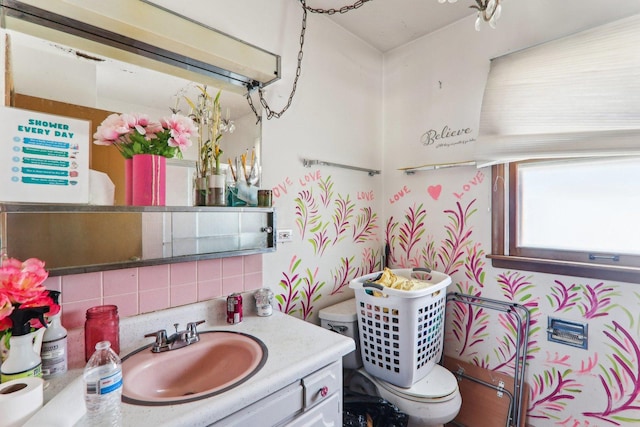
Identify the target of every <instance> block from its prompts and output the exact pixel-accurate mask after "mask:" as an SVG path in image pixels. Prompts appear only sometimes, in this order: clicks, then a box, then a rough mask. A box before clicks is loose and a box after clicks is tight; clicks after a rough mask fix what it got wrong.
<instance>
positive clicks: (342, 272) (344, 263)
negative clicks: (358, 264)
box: [329, 256, 358, 295]
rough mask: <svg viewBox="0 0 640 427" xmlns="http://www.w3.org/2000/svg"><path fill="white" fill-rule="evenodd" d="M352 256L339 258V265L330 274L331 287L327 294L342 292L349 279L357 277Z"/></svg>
mask: <svg viewBox="0 0 640 427" xmlns="http://www.w3.org/2000/svg"><path fill="white" fill-rule="evenodd" d="M354 259H355V257H354V256H352V257H351V258H342V259H341V260H340V267H338V268H336V269H335V270H334V271H333V272H332V273H331V276H332V277H333V289H331V292H330V293H329V295H336V294H339V293H341V292H342V290H343V289H344V287H345V286H347V285H349V281H350V280H351V279H352V278H353V277H357V276H358V274H357V273H356V270H357V269H356V268H354V266H353V265H352V264H353V260H354Z"/></svg>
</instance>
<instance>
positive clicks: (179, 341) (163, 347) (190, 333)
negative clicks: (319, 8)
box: [145, 320, 204, 353]
mask: <svg viewBox="0 0 640 427" xmlns="http://www.w3.org/2000/svg"><path fill="white" fill-rule="evenodd" d="M202 323H204V320H200V321H198V322H189V323H187V327H186V329H184V330H182V331H178V325H179V324H178V323H174V324H173V327H174V328H175V329H176V332H175V333H174V334H172V335H171V336H169V337H167V331H166V330H164V329H161V330H159V331H156V332H152V333H149V334H146V335H145V338H148V337H153V338H155V339H156V341H155V342H154V343H153V346H152V347H151V352H153V353H161V352H164V351H170V350H177V349H179V348H182V347H186V346H188V345H191V344H193V343H197V342H198V341H200V335H198V329H197V328H198V325H200V324H202Z"/></svg>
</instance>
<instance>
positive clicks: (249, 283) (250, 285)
mask: <svg viewBox="0 0 640 427" xmlns="http://www.w3.org/2000/svg"><path fill="white" fill-rule="evenodd" d="M262 287H263V284H262V271H261V272H259V273H250V274H245V275H244V290H245V291H252V290H254V289H260V288H262Z"/></svg>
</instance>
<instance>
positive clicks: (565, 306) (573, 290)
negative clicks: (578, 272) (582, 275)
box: [547, 280, 580, 313]
mask: <svg viewBox="0 0 640 427" xmlns="http://www.w3.org/2000/svg"><path fill="white" fill-rule="evenodd" d="M553 282H554V283H555V285H553V286H551V294H550V295H547V301H549V305H550V306H551V307H552V308H554V307H555V312H556V313H557V312H566V311H569V310H570V309H571V308H572V307H575V305H576V304H577V303H578V301H580V295H578V291H579V290H580V286H578V285H576V284H573V285H571V286H565V284H564V283H562V282H561V281H559V280H554V281H553Z"/></svg>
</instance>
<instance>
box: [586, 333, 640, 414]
mask: <svg viewBox="0 0 640 427" xmlns="http://www.w3.org/2000/svg"><path fill="white" fill-rule="evenodd" d="M603 333H604V335H605V336H606V337H607V338H608V339H609V340H610V341H611V343H610V344H607V345H608V347H609V348H610V349H611V353H610V354H609V355H608V359H609V362H610V366H605V365H604V364H601V365H600V366H599V367H600V369H601V370H602V374H601V375H599V377H600V383H601V384H602V387H603V389H604V393H605V395H606V396H607V406H606V408H605V409H604V410H602V411H593V412H583V413H582V415H584V416H586V417H591V418H596V419H599V420H602V421H606V422H608V423H611V424H613V425H620V424H621V423H622V422H625V423H640V414H639V413H638V411H640V405H638V399H639V398H640V365H638V361H639V360H640V348H639V347H638V342H637V337H634V336H633V335H632V334H630V333H629V331H627V330H626V329H625V328H623V327H622V326H621V325H620V324H619V323H618V322H615V321H614V322H612V323H611V325H607V326H606V330H604V331H603Z"/></svg>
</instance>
